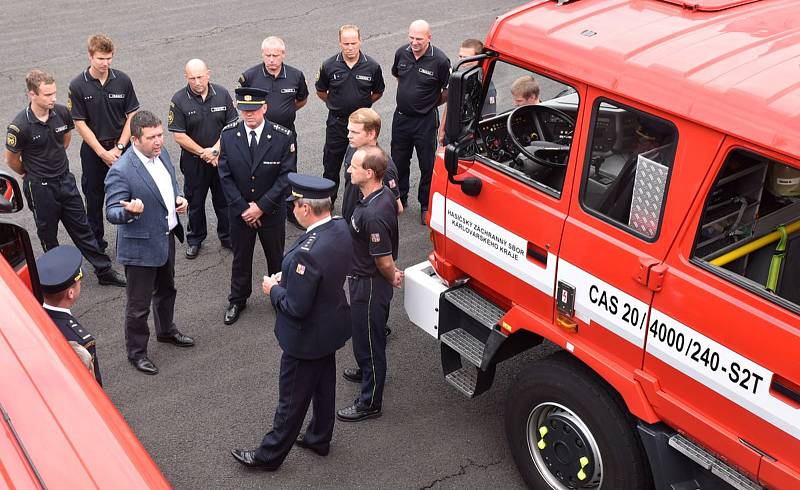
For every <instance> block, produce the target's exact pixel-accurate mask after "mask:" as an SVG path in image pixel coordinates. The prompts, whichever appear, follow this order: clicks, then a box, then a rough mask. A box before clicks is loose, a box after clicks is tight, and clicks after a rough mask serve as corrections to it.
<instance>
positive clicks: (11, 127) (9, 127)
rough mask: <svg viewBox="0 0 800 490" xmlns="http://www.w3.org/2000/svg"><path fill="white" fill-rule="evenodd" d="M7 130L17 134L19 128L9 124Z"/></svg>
mask: <svg viewBox="0 0 800 490" xmlns="http://www.w3.org/2000/svg"><path fill="white" fill-rule="evenodd" d="M8 130H9V131H14V132H15V133H19V128H18V127H17V126H15V125H14V124H9V125H8Z"/></svg>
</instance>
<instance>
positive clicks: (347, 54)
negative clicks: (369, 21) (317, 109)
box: [315, 24, 385, 202]
mask: <svg viewBox="0 0 800 490" xmlns="http://www.w3.org/2000/svg"><path fill="white" fill-rule="evenodd" d="M339 46H340V47H341V48H342V51H341V52H340V53H337V54H336V55H334V56H331V57H330V58H328V59H327V60H325V62H324V63H322V66H321V67H320V69H319V73H317V83H316V84H315V88H316V89H317V96H318V97H319V98H320V99H322V100H323V101H325V104H326V105H327V106H328V120H327V122H326V129H325V147H324V149H323V150H322V167H323V169H324V170H323V173H322V176H323V177H325V178H326V179H330V180H332V181H333V182H334V183H335V184H336V187H335V188H334V191H333V195H332V196H331V197H332V198H333V201H334V202H336V195H337V193H338V190H339V173H340V172H341V171H342V159H343V158H344V154H345V152H346V151H347V146H348V144H347V143H348V141H347V118H348V117H349V116H350V114H352V113H353V111H355V110H356V109H360V108H362V107H372V104H373V103H374V102H375V101H377V100H378V99H380V98H381V96H382V95H383V90H384V88H385V84H384V81H383V72H382V71H381V65H379V64H378V62H377V61H375V60H373V59H372V58H368V57H367V55H365V54H364V53H362V52H361V32H360V31H359V29H358V26H355V25H349V24H348V25H343V26H342V27H340V28H339Z"/></svg>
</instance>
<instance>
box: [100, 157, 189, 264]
mask: <svg viewBox="0 0 800 490" xmlns="http://www.w3.org/2000/svg"><path fill="white" fill-rule="evenodd" d="M159 158H161V161H162V162H164V166H165V167H166V168H167V171H168V172H169V175H170V177H172V190H173V191H174V192H175V197H176V198H177V197H178V196H182V195H183V194H182V193H181V192H180V191H179V190H178V181H177V180H176V178H175V167H173V166H172V161H171V160H170V158H169V154H168V153H167V150H166V149H165V148H162V149H161V154H160V155H159ZM105 185H106V219H108V221H109V222H111V223H113V224H115V225H119V227H118V228H117V262H119V263H120V264H122V265H138V266H145V267H160V266H162V265H164V264H166V263H167V259H168V258H169V241H168V240H167V239H168V234H169V230H168V228H167V218H166V211H167V206H166V204H164V199H162V198H161V193H160V192H159V191H158V186H157V185H156V182H155V181H154V180H153V178H152V177H151V176H150V172H148V171H147V169H146V168H144V165H143V164H142V161H141V160H139V157H138V156H136V153H134V152H133V147H132V146H131V147H130V148H128V150H127V151H126V152H125V153H123V154H122V156H121V157H120V158H119V160H117V161H116V162H115V163H114V165H112V166H111V168H110V169H109V170H108V175H106V180H105ZM131 199H141V200H142V202H143V203H144V212H143V213H142V214H140V215H138V216H137V215H135V214H132V213H129V212H128V211H126V210H125V208H123V207H122V205H121V204H120V203H119V202H120V201H122V200H125V201H130V200H131ZM174 232H175V236H177V237H178V240H180V241H181V242H183V226H181V222H180V218H179V219H178V226H176V227H175V229H174Z"/></svg>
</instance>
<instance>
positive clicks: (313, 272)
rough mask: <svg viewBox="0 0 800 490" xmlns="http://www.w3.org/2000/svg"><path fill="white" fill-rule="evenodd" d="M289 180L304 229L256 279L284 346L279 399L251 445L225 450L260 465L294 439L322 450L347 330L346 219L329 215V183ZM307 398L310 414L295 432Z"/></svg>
mask: <svg viewBox="0 0 800 490" xmlns="http://www.w3.org/2000/svg"><path fill="white" fill-rule="evenodd" d="M289 181H290V182H291V186H292V197H290V199H293V206H294V209H293V212H294V213H295V217H296V218H297V220H298V222H299V223H300V224H301V225H302V226H303V227H305V228H307V231H306V233H304V234H303V235H301V236H300V238H298V239H297V241H296V242H295V243H294V245H292V246H291V247H290V248H289V250H288V251H287V252H286V257H284V259H283V267H282V269H281V272H280V274H276V275H273V276H271V277H267V276H265V277H264V283H263V284H262V289H263V291H264V293H266V294H267V295H269V298H270V301H271V302H272V305H273V306H274V307H275V315H276V319H275V337H277V339H278V343H279V344H280V346H281V349H282V350H283V355H282V356H281V368H280V380H279V384H278V386H279V397H278V407H277V409H276V410H275V418H274V422H273V426H272V430H271V431H270V432H269V433H267V435H266V436H264V439H263V441H262V442H261V446H260V447H259V448H258V449H256V450H252V451H244V450H240V449H234V450H232V451H231V454H233V457H234V458H236V460H237V461H239V462H240V463H242V464H243V465H245V466H248V467H257V468H261V469H264V470H267V471H273V470H276V469H278V467H279V466H280V465H281V463H283V460H284V459H285V458H286V456H287V455H288V454H289V450H290V449H291V448H292V445H293V444H297V445H298V446H300V447H302V448H305V449H310V450H312V451H314V452H315V453H317V454H319V455H320V456H325V455H327V454H328V451H329V450H330V442H331V437H332V436H333V425H334V422H335V419H334V410H335V408H336V407H335V401H336V351H337V350H339V349H340V348H342V346H344V344H345V342H347V339H348V338H349V337H350V311H349V307H348V306H347V298H346V296H345V294H344V281H345V275H346V274H347V270H348V268H349V264H350V262H351V255H352V251H353V249H352V247H351V246H350V232H349V231H348V227H347V223H346V222H345V221H344V220H343V219H340V218H333V219H332V218H331V207H332V203H331V200H330V196H331V193H332V191H333V188H334V184H333V182H331V181H330V180H327V179H323V178H320V177H312V176H306V175H298V174H295V173H292V174H290V175H289ZM312 400H313V415H312V417H311V422H310V423H309V424H308V427H307V428H306V432H305V434H303V435H300V430H301V427H302V424H303V420H304V419H305V416H306V412H307V411H308V406H309V405H310V404H311V402H312ZM298 435H299V437H298Z"/></svg>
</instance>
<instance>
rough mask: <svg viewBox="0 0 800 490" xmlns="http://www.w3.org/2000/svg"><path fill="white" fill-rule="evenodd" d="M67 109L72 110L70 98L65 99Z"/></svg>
mask: <svg viewBox="0 0 800 490" xmlns="http://www.w3.org/2000/svg"><path fill="white" fill-rule="evenodd" d="M67 109H69V110H70V111H71V110H72V97H69V96H68V97H67Z"/></svg>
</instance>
